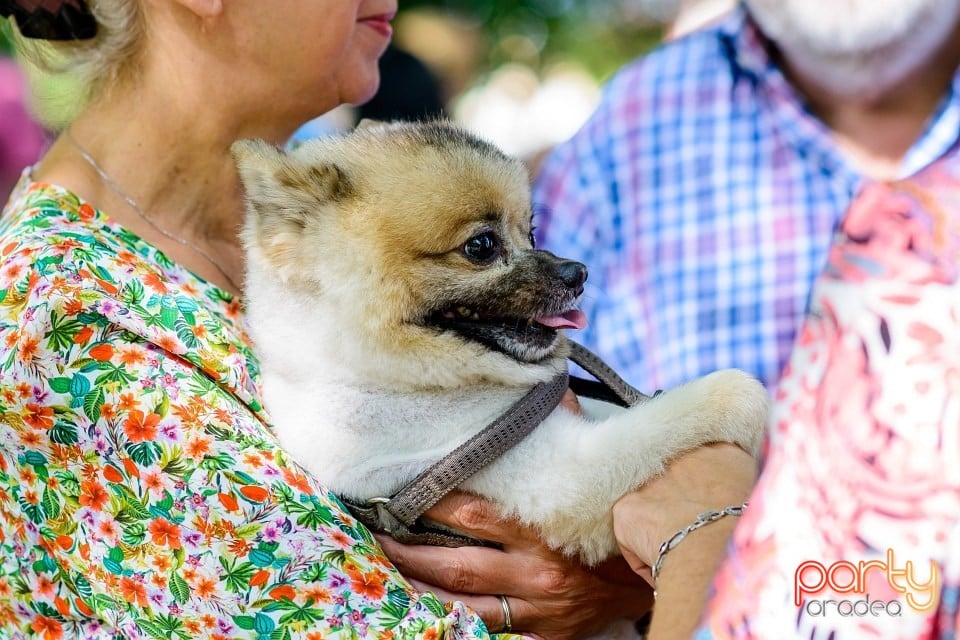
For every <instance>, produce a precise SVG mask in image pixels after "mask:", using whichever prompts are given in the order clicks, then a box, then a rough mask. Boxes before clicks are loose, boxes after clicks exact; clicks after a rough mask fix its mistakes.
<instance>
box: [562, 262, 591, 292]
mask: <svg viewBox="0 0 960 640" xmlns="http://www.w3.org/2000/svg"><path fill="white" fill-rule="evenodd" d="M557 273H558V274H559V275H560V279H561V280H563V284H565V285H567V286H568V287H570V288H571V289H580V288H582V287H583V283H584V282H586V281H587V267H586V266H585V265H583V264H581V263H579V262H575V261H573V260H563V261H562V262H560V264H558V265H557Z"/></svg>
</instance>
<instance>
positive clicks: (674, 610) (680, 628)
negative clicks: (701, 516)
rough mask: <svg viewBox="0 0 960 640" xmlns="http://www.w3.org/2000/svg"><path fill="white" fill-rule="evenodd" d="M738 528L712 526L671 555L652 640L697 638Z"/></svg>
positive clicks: (660, 583)
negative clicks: (715, 578) (715, 576)
mask: <svg viewBox="0 0 960 640" xmlns="http://www.w3.org/2000/svg"><path fill="white" fill-rule="evenodd" d="M736 524H737V519H736V518H724V519H722V520H718V521H716V522H713V523H710V524H709V525H707V526H705V527H702V528H700V529H697V530H696V531H693V532H691V533H690V534H689V536H688V538H687V539H685V540H684V541H683V542H681V543H680V544H679V545H677V547H676V548H674V549H672V550H671V551H670V552H669V553H668V554H667V556H666V557H665V558H664V560H663V566H662V568H661V570H660V574H659V576H658V578H657V584H656V593H657V596H656V600H655V603H654V607H653V621H652V623H651V625H650V632H649V635H648V639H649V640H674V639H677V640H680V639H683V640H687V639H689V638H690V637H691V636H692V635H693V632H694V630H695V629H696V628H697V624H698V623H699V621H700V617H701V613H702V611H703V608H704V605H705V603H706V601H707V593H708V590H709V588H710V583H711V582H712V580H713V574H714V573H715V572H716V569H717V567H718V566H719V564H720V561H721V560H722V559H723V556H724V552H725V550H726V546H727V542H728V540H729V539H730V535H731V534H732V533H733V529H734V527H735V526H736Z"/></svg>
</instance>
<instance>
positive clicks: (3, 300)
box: [0, 177, 486, 640]
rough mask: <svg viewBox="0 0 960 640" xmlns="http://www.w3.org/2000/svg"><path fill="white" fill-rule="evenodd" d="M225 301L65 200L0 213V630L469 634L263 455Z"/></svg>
mask: <svg viewBox="0 0 960 640" xmlns="http://www.w3.org/2000/svg"><path fill="white" fill-rule="evenodd" d="M258 381H259V375H258V370H257V360H256V358H255V357H254V354H253V353H252V352H251V347H250V343H249V341H248V339H247V337H246V336H245V334H244V331H243V327H242V322H241V309H240V304H239V302H238V300H236V299H234V298H233V297H231V296H230V295H229V294H227V293H225V292H224V291H222V290H220V289H218V288H217V287H215V286H213V285H211V284H209V283H207V282H205V281H203V280H200V279H198V278H197V277H196V276H194V275H193V274H191V273H190V272H188V271H186V270H185V269H183V268H182V267H179V266H178V265H176V264H173V263H171V262H170V261H169V260H168V259H167V258H166V257H165V256H164V255H163V254H162V253H160V252H159V251H158V250H157V249H156V248H154V247H152V246H151V245H149V244H147V243H146V242H145V241H143V240H142V239H140V238H138V237H137V236H135V235H133V234H131V233H130V232H129V231H127V230H125V229H123V228H121V227H119V226H118V225H116V224H114V223H112V222H110V221H109V220H108V219H107V218H106V217H105V216H104V215H102V214H101V213H100V212H99V211H97V210H96V209H94V208H93V207H91V206H90V205H89V204H87V203H84V202H83V201H81V200H80V199H79V198H77V197H76V196H75V195H73V194H71V193H70V192H68V191H65V190H63V189H61V188H58V187H55V186H51V185H44V184H38V183H34V182H30V180H29V179H27V178H26V177H25V178H24V179H23V180H22V181H21V183H20V185H19V186H18V187H17V189H16V190H15V192H14V195H13V196H12V199H11V201H10V203H9V204H8V206H7V208H6V209H5V211H4V214H3V217H2V220H0V637H3V638H43V640H57V639H59V638H83V639H95V638H118V637H122V638H156V639H161V638H162V639H182V640H186V639H188V638H189V639H204V638H209V639H211V640H213V639H224V638H252V639H256V640H292V639H295V638H303V639H306V640H321V639H324V638H381V639H384V640H387V639H392V638H423V639H425V640H433V639H435V638H482V637H486V630H485V628H484V626H483V623H482V622H481V621H480V619H479V618H478V617H477V616H476V615H475V614H474V613H472V612H471V611H470V610H468V609H467V608H465V607H464V606H463V605H462V604H459V603H454V604H449V605H445V604H444V603H442V602H440V601H439V600H438V599H437V598H436V597H435V596H433V595H431V594H426V593H423V594H421V593H419V592H416V591H415V590H413V589H412V588H411V587H410V586H409V585H408V584H407V583H406V582H405V581H404V580H403V579H402V578H401V577H400V576H399V574H398V573H397V572H396V570H395V569H394V568H393V567H392V566H391V565H390V564H389V562H388V561H387V559H386V558H385V557H384V556H383V555H382V553H381V551H380V550H379V547H378V546H377V544H376V542H375V540H374V539H373V538H372V537H371V535H370V533H369V532H368V531H367V530H366V529H364V527H363V526H361V525H360V524H358V523H357V522H356V521H355V520H354V519H353V518H352V517H351V516H350V515H349V513H348V512H347V511H346V510H345V509H344V508H343V506H342V504H341V503H340V502H339V501H338V500H337V499H336V497H334V496H333V495H332V494H330V493H329V492H328V491H326V490H325V489H324V488H323V487H322V486H319V485H318V484H317V482H316V481H315V480H314V479H312V478H311V477H310V476H309V475H307V474H306V473H305V472H304V471H303V470H302V469H300V468H299V467H297V466H296V465H295V464H294V463H292V462H291V461H290V460H289V459H288V457H287V456H286V455H285V454H284V453H283V452H282V451H281V450H280V449H279V448H278V446H277V442H276V440H275V439H274V437H273V435H272V433H271V431H270V429H269V428H268V425H269V420H268V418H267V416H266V414H265V413H264V410H263V407H262V406H261V402H260V389H259V388H258Z"/></svg>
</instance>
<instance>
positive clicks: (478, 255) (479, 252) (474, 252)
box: [463, 231, 500, 262]
mask: <svg viewBox="0 0 960 640" xmlns="http://www.w3.org/2000/svg"><path fill="white" fill-rule="evenodd" d="M463 253H464V255H466V256H467V257H468V258H470V259H471V260H473V261H474V262H490V261H491V260H493V259H494V258H496V257H497V256H498V255H500V239H499V238H497V234H495V233H494V232H492V231H487V232H485V233H481V234H479V235H476V236H473V237H472V238H470V239H469V240H467V241H466V242H465V243H464V245H463Z"/></svg>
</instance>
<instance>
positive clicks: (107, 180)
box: [64, 127, 243, 292]
mask: <svg viewBox="0 0 960 640" xmlns="http://www.w3.org/2000/svg"><path fill="white" fill-rule="evenodd" d="M64 135H65V136H66V138H67V141H69V142H70V144H72V145H73V147H74V149H76V150H77V153H79V154H80V157H82V158H83V159H84V160H86V162H87V164H89V165H90V166H91V167H92V168H93V170H94V171H96V172H97V175H98V176H100V180H102V181H103V184H105V185H107V187H109V188H110V190H111V191H113V192H114V193H115V194H117V195H118V196H120V197H121V198H122V199H123V201H124V202H126V203H127V205H128V206H129V207H130V208H131V209H133V210H134V211H135V212H136V213H137V215H138V216H140V217H141V218H143V220H144V221H145V222H146V223H147V224H149V225H150V226H151V227H153V228H154V229H156V230H157V231H158V232H159V233H161V234H162V235H163V236H164V237H166V238H169V239H170V240H173V241H174V242H177V243H179V244H182V245H183V246H185V247H187V248H188V249H193V250H194V251H196V252H197V253H198V254H200V255H201V256H203V257H204V258H205V259H206V261H207V262H209V263H210V264H211V265H213V266H214V267H215V268H216V270H217V271H219V272H220V275H222V276H223V277H224V278H226V280H227V282H229V283H230V285H231V286H233V288H234V290H235V291H238V292H239V291H243V289H242V288H241V287H240V286H238V285H237V283H236V282H234V280H233V278H231V277H230V276H229V275H227V272H226V271H224V270H223V268H222V267H221V266H220V265H219V264H217V261H216V260H214V259H213V258H212V257H211V256H210V254H208V253H207V252H206V251H204V250H203V249H201V248H200V247H198V246H197V245H195V244H193V243H192V242H190V241H189V240H185V239H184V238H181V237H180V236H177V235H174V234H173V233H170V232H169V231H167V230H166V229H164V228H163V227H161V226H160V225H159V224H157V223H156V222H154V221H153V219H152V218H151V217H150V216H148V215H147V214H146V212H144V210H143V209H141V208H140V205H139V204H137V202H136V200H134V199H133V198H131V197H130V196H128V195H127V193H126V192H125V191H124V190H123V189H121V188H120V185H118V184H117V183H116V181H114V179H113V178H111V177H110V176H109V175H108V174H107V172H106V171H104V170H103V168H102V167H101V166H100V165H99V164H97V161H96V160H94V159H93V156H91V155H90V154H89V153H87V150H86V149H84V148H83V147H81V146H80V144H79V143H78V142H77V141H76V140H75V139H74V137H73V134H72V133H70V127H67V128H66V129H64Z"/></svg>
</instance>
